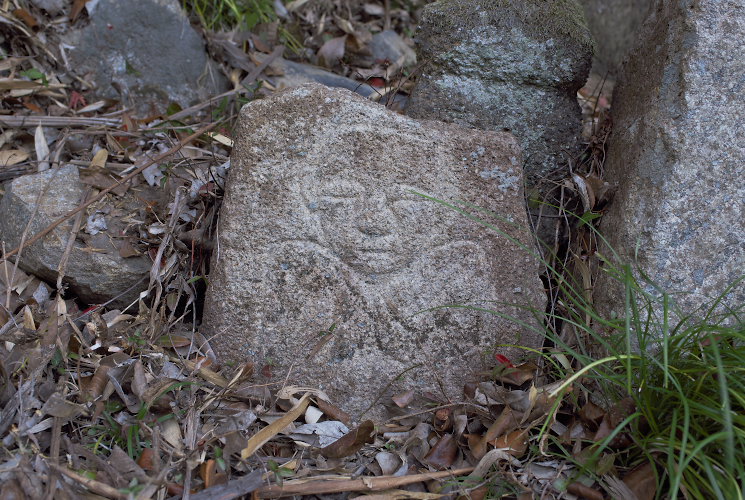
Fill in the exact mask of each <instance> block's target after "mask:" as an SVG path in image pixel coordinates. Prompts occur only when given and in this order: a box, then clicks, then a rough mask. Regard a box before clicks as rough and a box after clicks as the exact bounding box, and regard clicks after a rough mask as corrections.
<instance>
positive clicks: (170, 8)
mask: <svg viewBox="0 0 745 500" xmlns="http://www.w3.org/2000/svg"><path fill="white" fill-rule="evenodd" d="M65 43H67V44H68V45H71V46H73V48H72V49H70V50H69V61H70V68H71V69H72V70H73V71H75V72H76V73H77V74H78V75H81V76H83V77H84V78H85V79H86V80H89V81H93V82H94V83H95V84H96V86H97V88H96V90H95V93H96V95H97V96H99V97H107V98H113V99H118V98H120V97H122V98H123V99H124V102H125V105H127V106H131V107H133V108H134V109H135V111H136V113H137V114H138V115H140V116H146V115H152V114H158V113H163V112H165V110H166V108H167V106H168V104H169V103H171V102H176V103H178V104H180V105H181V106H182V107H187V106H189V105H190V104H195V103H197V102H200V101H203V100H205V99H207V98H208V97H211V96H213V95H215V94H219V93H221V92H223V91H225V90H227V80H226V79H225V77H224V76H222V74H220V72H219V70H218V69H217V66H216V65H215V64H214V63H212V61H210V60H209V58H208V57H207V51H206V50H205V47H204V41H203V40H202V38H201V37H200V36H199V34H198V33H197V32H196V31H194V29H193V28H192V27H191V25H190V24H189V20H188V18H187V17H186V14H185V13H184V12H183V11H182V10H181V6H180V2H179V1H178V0H100V1H99V2H98V3H97V4H96V6H95V9H93V11H92V12H91V15H90V24H88V25H87V26H85V27H84V28H81V29H76V30H73V31H71V32H70V33H69V35H68V36H67V37H66V38H65ZM117 85H118V86H119V87H120V88H121V90H122V92H123V93H124V95H123V96H121V95H120V93H119V92H118V91H117V89H116V88H115V86H117Z"/></svg>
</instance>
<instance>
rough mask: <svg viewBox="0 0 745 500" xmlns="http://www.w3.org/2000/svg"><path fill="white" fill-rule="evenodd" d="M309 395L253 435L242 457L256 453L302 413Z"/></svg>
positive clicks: (242, 452) (245, 457) (244, 458)
mask: <svg viewBox="0 0 745 500" xmlns="http://www.w3.org/2000/svg"><path fill="white" fill-rule="evenodd" d="M308 397H309V395H308V394H305V395H304V396H303V397H302V398H300V401H298V403H297V404H296V405H295V406H294V407H293V408H292V409H291V410H290V411H288V412H287V413H285V414H284V415H283V416H282V418H280V419H278V420H275V421H274V422H272V423H271V424H269V425H267V426H266V427H264V428H263V429H261V430H260V431H259V432H257V433H256V434H254V435H253V436H251V438H250V439H249V440H248V442H247V443H246V447H245V448H243V450H242V451H241V459H243V460H246V459H247V458H248V457H250V456H251V455H253V454H254V453H256V450H258V449H259V448H261V447H262V446H264V445H265V444H266V443H267V442H268V441H269V440H270V439H272V438H273V437H274V436H276V435H277V434H279V433H280V432H281V431H282V430H283V429H284V428H285V427H287V426H288V425H290V424H291V423H292V422H293V421H295V420H296V419H297V418H298V417H299V416H300V415H302V414H303V412H304V411H305V408H306V407H307V406H308V403H309V402H310V400H309V399H308Z"/></svg>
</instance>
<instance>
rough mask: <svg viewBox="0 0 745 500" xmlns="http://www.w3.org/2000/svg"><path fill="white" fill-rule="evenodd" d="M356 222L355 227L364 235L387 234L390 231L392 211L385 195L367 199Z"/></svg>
mask: <svg viewBox="0 0 745 500" xmlns="http://www.w3.org/2000/svg"><path fill="white" fill-rule="evenodd" d="M363 203H364V204H363V208H362V210H361V211H360V214H359V215H360V216H359V219H358V222H357V228H358V229H359V231H360V232H361V233H362V234H364V235H366V236H387V235H389V234H391V232H392V225H393V224H394V220H393V213H392V212H391V211H390V210H389V209H388V205H387V202H386V199H385V197H380V198H373V199H367V200H365V201H364V202H363Z"/></svg>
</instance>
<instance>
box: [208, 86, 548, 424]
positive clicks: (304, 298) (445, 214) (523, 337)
mask: <svg viewBox="0 0 745 500" xmlns="http://www.w3.org/2000/svg"><path fill="white" fill-rule="evenodd" d="M235 141H236V142H235V147H234V149H233V155H232V157H231V165H232V167H231V171H230V176H229V179H228V186H227V191H226V194H225V199H224V203H223V208H222V211H221V218H220V224H219V231H218V234H219V240H218V247H217V248H218V250H217V251H216V252H215V253H214V257H213V263H212V274H211V276H210V289H209V291H208V294H207V298H206V304H205V320H204V323H203V331H205V332H206V333H208V334H209V336H210V338H212V342H213V346H214V348H215V350H216V351H217V353H218V354H219V355H220V356H222V357H223V359H229V360H233V361H252V362H254V363H255V364H256V365H257V367H263V366H266V365H270V366H272V371H273V373H274V376H275V377H276V380H277V381H282V380H285V376H288V377H289V378H288V379H287V380H288V381H289V383H291V384H293V385H308V386H311V387H317V388H319V389H322V390H324V391H326V392H327V393H328V394H329V395H330V396H331V397H332V399H333V402H334V403H336V404H338V405H340V406H341V407H342V408H344V409H345V410H347V411H349V412H350V413H352V414H353V415H354V416H355V417H360V416H362V415H363V413H365V410H367V409H368V407H371V406H372V408H371V409H370V411H369V412H368V413H367V414H366V416H372V417H375V418H379V417H381V416H382V415H383V414H384V410H383V407H382V406H380V405H381V404H383V403H390V401H391V400H390V396H391V394H392V393H397V392H399V391H405V390H409V389H415V390H416V391H417V393H418V394H422V392H423V391H430V392H432V393H433V394H435V395H436V396H437V397H441V398H443V399H444V400H450V401H457V400H460V399H461V398H462V397H463V383H464V382H465V381H467V380H469V379H472V378H473V377H475V376H476V375H477V372H478V371H479V370H482V369H484V368H487V367H488V366H490V364H491V365H493V361H494V358H493V354H494V352H495V351H496V352H500V353H503V354H505V355H507V356H518V355H520V354H521V353H522V351H521V350H520V349H516V348H513V347H501V345H502V344H506V345H524V346H528V347H534V348H535V347H537V346H540V345H541V342H542V337H541V335H540V333H538V330H539V329H540V326H539V322H538V321H537V320H536V319H535V317H534V315H533V314H532V313H531V312H529V311H527V310H525V309H521V308H520V307H516V306H514V305H505V303H507V304H518V305H519V306H524V307H530V308H533V309H534V310H536V311H538V312H539V313H538V314H539V315H540V312H542V311H543V307H544V305H545V296H544V294H543V290H542V286H541V283H540V280H539V279H538V273H539V265H538V262H537V260H536V259H535V257H534V256H532V255H531V254H530V253H529V252H528V251H526V250H525V248H528V247H530V241H531V237H530V232H529V230H528V228H527V222H526V214H525V209H524V205H523V191H522V184H521V182H520V178H521V159H520V153H519V148H518V147H517V144H516V141H515V140H514V138H513V137H512V136H511V135H510V134H506V133H502V132H483V131H474V130H469V129H463V128H460V127H457V126H454V125H449V124H443V123H439V122H426V121H425V122H420V121H416V120H413V119H411V118H407V117H404V116H401V115H398V114H396V113H393V112H391V111H389V110H387V109H386V108H385V107H383V106H381V105H378V104H375V103H371V102H370V101H367V100H365V99H363V98H362V97H359V96H357V95H355V94H353V93H351V92H348V91H346V90H339V89H329V88H326V87H323V86H320V85H314V84H311V85H304V86H301V87H297V88H294V89H291V90H288V91H284V92H282V93H279V94H276V95H274V96H273V97H271V98H269V99H264V100H260V101H253V102H251V103H249V104H247V105H246V106H245V107H244V108H243V110H242V112H241V117H240V121H239V125H238V129H237V132H236V137H235ZM414 192H419V193H423V194H426V195H428V196H435V197H438V198H441V199H444V200H447V201H448V202H449V203H456V200H462V201H465V202H467V203H472V204H473V205H476V206H480V207H484V208H487V209H488V210H491V211H493V212H494V213H496V214H497V216H498V217H495V218H491V217H488V219H489V221H490V222H491V223H493V224H494V225H495V226H497V227H498V228H499V230H501V231H504V234H500V233H498V232H496V231H493V230H489V229H486V228H484V227H483V226H481V225H480V224H478V223H476V222H474V221H472V220H469V219H467V218H466V217H464V216H463V215H461V214H459V213H457V212H456V211H454V210H452V209H449V208H446V207H444V206H442V205H441V204H439V203H436V202H434V201H431V200H427V199H425V198H423V197H421V196H418V195H417V194H414ZM506 235H509V238H508V237H506ZM510 238H512V239H510ZM449 304H461V305H474V306H479V307H484V308H487V309H491V310H495V311H498V313H499V314H507V315H510V316H512V317H514V318H515V319H517V320H518V321H522V322H524V323H522V324H517V323H515V322H513V321H509V320H506V319H504V318H502V317H500V316H499V314H497V315H494V314H488V313H485V312H482V311H478V310H468V309H462V308H438V309H434V310H428V309H430V308H437V307H438V306H444V305H449ZM288 374H289V375H288Z"/></svg>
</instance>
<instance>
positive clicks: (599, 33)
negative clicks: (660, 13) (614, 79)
mask: <svg viewBox="0 0 745 500" xmlns="http://www.w3.org/2000/svg"><path fill="white" fill-rule="evenodd" d="M579 1H580V3H581V4H582V6H583V7H584V9H585V17H586V18H587V25H588V26H589V27H590V32H591V33H592V36H593V38H594V39H595V44H596V46H597V49H596V51H595V60H594V63H593V72H595V73H598V74H600V75H601V76H605V75H606V73H608V72H610V73H611V74H614V73H615V71H616V70H617V68H618V67H619V66H620V64H621V62H622V61H623V58H624V57H625V56H626V53H627V52H628V51H629V49H630V48H631V47H632V46H633V45H634V42H636V40H637V39H638V38H639V32H640V31H641V28H642V24H643V23H644V20H645V19H646V18H647V16H648V15H649V13H650V10H651V8H652V7H653V6H654V2H652V1H650V0H579Z"/></svg>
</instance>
